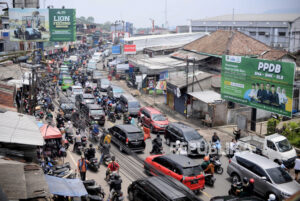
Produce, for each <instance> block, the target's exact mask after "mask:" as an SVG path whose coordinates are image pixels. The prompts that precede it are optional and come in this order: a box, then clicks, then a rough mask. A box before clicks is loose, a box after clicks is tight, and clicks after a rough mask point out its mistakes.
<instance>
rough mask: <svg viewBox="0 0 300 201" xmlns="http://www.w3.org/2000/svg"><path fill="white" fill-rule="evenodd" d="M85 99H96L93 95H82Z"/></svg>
mask: <svg viewBox="0 0 300 201" xmlns="http://www.w3.org/2000/svg"><path fill="white" fill-rule="evenodd" d="M82 97H83V98H95V97H94V95H93V94H82Z"/></svg>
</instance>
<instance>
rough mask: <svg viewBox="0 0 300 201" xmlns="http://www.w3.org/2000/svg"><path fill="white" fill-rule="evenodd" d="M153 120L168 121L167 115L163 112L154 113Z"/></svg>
mask: <svg viewBox="0 0 300 201" xmlns="http://www.w3.org/2000/svg"><path fill="white" fill-rule="evenodd" d="M152 120H153V121H166V120H167V119H166V117H165V116H164V115H162V114H153V115H152Z"/></svg>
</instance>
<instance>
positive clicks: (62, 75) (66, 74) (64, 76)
mask: <svg viewBox="0 0 300 201" xmlns="http://www.w3.org/2000/svg"><path fill="white" fill-rule="evenodd" d="M66 77H71V75H70V73H68V72H60V73H59V76H58V85H59V86H61V85H62V82H63V79H64V78H66Z"/></svg>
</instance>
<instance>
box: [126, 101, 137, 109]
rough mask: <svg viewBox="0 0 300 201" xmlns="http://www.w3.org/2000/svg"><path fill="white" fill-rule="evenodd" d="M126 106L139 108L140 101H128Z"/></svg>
mask: <svg viewBox="0 0 300 201" xmlns="http://www.w3.org/2000/svg"><path fill="white" fill-rule="evenodd" d="M128 107H129V108H139V107H140V103H139V102H129V104H128Z"/></svg>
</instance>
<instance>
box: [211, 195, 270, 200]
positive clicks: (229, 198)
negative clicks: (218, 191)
mask: <svg viewBox="0 0 300 201" xmlns="http://www.w3.org/2000/svg"><path fill="white" fill-rule="evenodd" d="M210 201H264V200H263V199H261V198H259V197H256V196H250V197H248V196H246V197H236V196H232V195H228V196H216V197H213V198H211V199H210Z"/></svg>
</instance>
